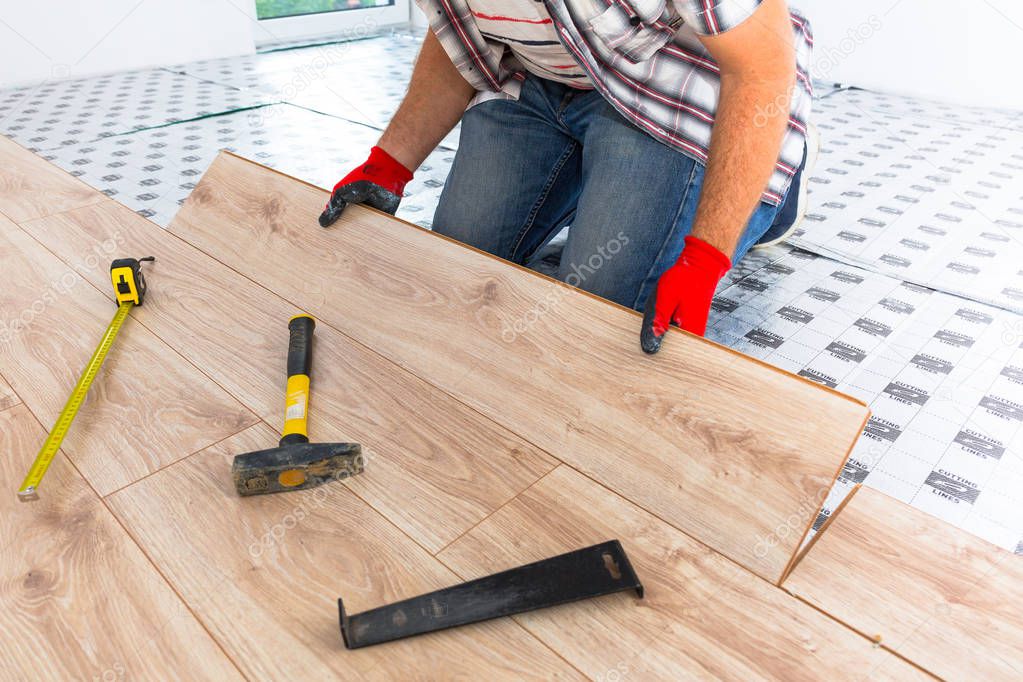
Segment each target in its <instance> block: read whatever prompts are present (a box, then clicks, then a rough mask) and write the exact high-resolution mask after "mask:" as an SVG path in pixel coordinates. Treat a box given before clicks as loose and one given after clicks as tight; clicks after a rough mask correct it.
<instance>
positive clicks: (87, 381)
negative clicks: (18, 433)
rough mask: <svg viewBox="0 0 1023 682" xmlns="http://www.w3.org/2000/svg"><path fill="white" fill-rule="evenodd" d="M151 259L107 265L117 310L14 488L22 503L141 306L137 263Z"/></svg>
mask: <svg viewBox="0 0 1023 682" xmlns="http://www.w3.org/2000/svg"><path fill="white" fill-rule="evenodd" d="M152 260H155V259H154V258H153V257H152V256H150V257H148V258H141V259H137V260H136V259H135V258H121V259H118V260H115V261H114V262H113V263H112V264H111V266H110V279H111V282H112V284H113V285H114V296H115V297H116V299H117V302H118V307H117V312H116V313H115V314H114V319H112V320H111V321H110V324H109V326H107V330H106V332H105V333H104V334H103V338H102V339H101V340H100V342H99V346H97V347H96V350H95V351H93V353H92V357H91V358H89V364H87V365H86V366H85V371H84V372H82V376H80V377H79V378H78V383H76V384H75V387H74V389H73V390H72V391H71V396H70V397H69V398H68V400H67V403H65V405H64V409H63V410H61V412H60V416H59V417H57V422H56V423H55V424H54V425H53V428H52V429H51V430H50V433H49V435H48V436H47V437H46V441H45V442H44V443H43V447H42V448H41V449H40V450H39V454H38V455H36V459H35V461H34V462H33V463H32V468H31V469H29V471H28V475H27V476H25V480H24V481H23V482H22V484H21V488H19V489H18V499H19V500H21V501H22V502H28V501H31V500H38V499H39V484H40V482H42V480H43V476H44V475H46V470H47V469H49V468H50V463H51V462H52V461H53V458H54V457H55V456H56V454H57V451H58V450H60V445H61V443H62V442H63V441H64V436H66V435H67V432H68V429H70V428H71V423H72V422H73V421H74V420H75V417H76V416H77V415H78V410H79V409H80V408H81V406H82V403H84V402H85V396H86V395H87V394H88V392H89V387H90V386H91V385H92V382H93V380H94V379H95V378H96V375H97V374H99V370H100V367H102V366H103V361H104V360H106V357H107V353H109V352H110V348H111V346H113V345H114V339H115V338H117V333H118V332H119V331H121V326H122V325H123V324H124V320H125V319H126V318H127V317H128V313H130V312H131V309H132V308H134V307H135V306H137V305H142V301H143V299H144V298H145V295H146V280H145V277H143V276H142V270H141V267H142V266H141V263H142V262H145V261H152Z"/></svg>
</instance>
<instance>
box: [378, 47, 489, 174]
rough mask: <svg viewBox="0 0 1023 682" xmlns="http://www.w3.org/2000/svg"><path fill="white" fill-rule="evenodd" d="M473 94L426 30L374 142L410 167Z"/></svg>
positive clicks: (429, 149)
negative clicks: (402, 90) (403, 88)
mask: <svg viewBox="0 0 1023 682" xmlns="http://www.w3.org/2000/svg"><path fill="white" fill-rule="evenodd" d="M474 94H475V90H474V89H473V87H472V86H471V85H469V83H468V82H467V81H466V80H465V79H464V78H462V75H461V74H460V73H459V72H458V69H456V68H455V65H454V64H452V63H451V59H450V58H449V57H448V55H447V53H446V52H445V51H444V48H443V47H441V44H440V42H439V41H438V40H437V37H436V36H435V35H433V33H430V32H428V33H427V35H426V40H424V41H423V47H422V49H421V50H420V51H419V58H418V59H417V60H416V66H415V69H414V70H413V71H412V80H411V82H410V83H409V88H408V92H407V93H406V94H405V99H404V100H403V101H402V103H401V106H400V107H398V111H397V112H396V113H395V114H394V118H393V119H391V122H390V124H389V125H388V126H387V129H386V130H385V131H384V134H383V135H382V136H381V138H380V142H379V143H378V145H379V146H380V147H381V148H383V149H384V150H385V151H386V152H387V153H388V154H390V155H391V156H393V157H394V158H395V159H397V160H398V161H399V162H401V164H402V165H403V166H405V167H406V168H408V169H409V170H413V171H414V170H415V169H416V168H418V167H419V165H420V164H421V163H422V162H423V161H424V160H425V159H426V157H427V156H428V155H429V154H430V152H432V151H433V150H434V148H436V146H437V145H438V144H439V143H440V141H441V140H442V139H444V136H445V135H447V134H448V133H449V132H451V129H452V128H454V127H455V124H456V123H458V121H459V119H461V117H462V113H463V112H464V111H465V107H466V105H468V103H469V100H470V99H471V98H472V96H473V95H474Z"/></svg>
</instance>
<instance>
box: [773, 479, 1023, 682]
mask: <svg viewBox="0 0 1023 682" xmlns="http://www.w3.org/2000/svg"><path fill="white" fill-rule="evenodd" d="M784 586H785V588H786V589H788V590H789V591H791V592H792V593H793V594H795V595H798V596H799V597H801V598H802V599H805V600H806V601H808V602H809V603H811V604H813V605H815V606H817V607H818V608H821V609H824V610H825V611H827V612H828V613H830V614H832V615H833V616H834V617H835V618H838V619H840V620H842V621H844V622H845V623H847V624H849V625H850V626H851V627H854V628H856V629H858V630H861V631H863V632H866V633H868V634H870V635H872V636H877V637H878V638H879V640H880V642H881V643H882V644H883V645H884V646H886V647H889V648H891V649H892V650H893V651H896V652H898V653H899V654H901V655H902V656H904V657H906V658H907V659H909V660H911V661H914V662H915V663H916V664H917V665H920V666H921V667H923V668H926V669H927V670H930V671H931V672H933V673H934V674H935V675H937V676H939V677H942V678H946V679H955V680H1019V679H1023V658H1021V655H1023V612H1021V611H1020V604H1021V603H1023V557H1019V556H1016V555H1014V554H1012V553H1010V552H1007V551H1005V550H1003V549H1001V548H999V547H996V546H994V545H990V544H988V543H987V542H985V541H983V540H981V539H979V538H976V537H974V536H972V535H969V534H968V533H966V532H965V531H962V530H960V529H958V528H955V527H953V526H951V525H949V524H947V523H945V522H943V521H940V520H939V519H936V518H934V517H932V516H930V515H928V514H926V513H925V512H922V511H920V510H919V509H916V508H914V507H910V506H909V505H907V504H903V503H902V502H899V501H898V500H895V499H893V498H891V497H888V496H887V495H884V494H883V493H880V492H878V491H876V490H873V489H871V488H866V487H863V488H859V489H858V490H857V492H856V493H855V496H854V497H853V498H852V499H851V500H849V501H848V502H847V504H846V505H845V506H844V507H843V509H842V510H841V511H840V512H839V513H837V514H835V515H833V517H832V519H831V521H830V523H829V524H828V526H827V527H826V529H825V530H823V531H822V532H821V533H820V534H819V536H818V537H817V539H816V541H815V542H814V544H813V546H812V547H811V548H810V550H809V551H808V552H807V553H806V556H805V558H803V559H802V561H800V563H799V564H798V565H797V566H796V568H795V570H794V571H793V572H792V574H791V575H790V576H789V578H788V580H786V582H785V584H784Z"/></svg>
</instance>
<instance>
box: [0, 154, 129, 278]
mask: <svg viewBox="0 0 1023 682" xmlns="http://www.w3.org/2000/svg"><path fill="white" fill-rule="evenodd" d="M56 167H57V168H59V166H56ZM75 179H76V180H77V179H78V178H75ZM86 187H88V185H86ZM88 188H89V190H91V191H93V192H96V190H95V189H94V188H92V187H88ZM98 193H99V192H97V194H98ZM100 196H102V197H103V199H102V200H100V201H95V202H93V203H91V204H81V205H78V206H70V207H68V208H62V209H61V210H59V211H54V212H53V213H47V214H45V215H38V216H33V217H31V218H29V219H28V220H22V221H21V222H18V221H17V220H12V219H11V218H10V217H9V216H4V217H6V218H7V219H8V220H10V221H11V222H12V223H14V224H15V225H17V226H18V227H21V226H22V225H24V224H26V223H31V222H35V221H36V220H46V219H48V218H55V217H57V216H60V215H64V214H65V213H71V212H72V211H77V210H79V209H81V208H90V207H92V206H102V205H103V204H106V203H112V204H117V205H119V206H124V204H122V203H120V202H117V201H114V200H113V199H111V198H109V197H107V196H106V195H102V194H101V195H100ZM125 208H128V207H127V206H125ZM128 210H129V211H130V210H131V209H128ZM139 217H141V216H139ZM29 236H32V235H29ZM32 238H33V239H35V237H32ZM36 241H39V240H36ZM44 248H45V247H44ZM46 250H47V251H49V249H46ZM62 262H63V261H62Z"/></svg>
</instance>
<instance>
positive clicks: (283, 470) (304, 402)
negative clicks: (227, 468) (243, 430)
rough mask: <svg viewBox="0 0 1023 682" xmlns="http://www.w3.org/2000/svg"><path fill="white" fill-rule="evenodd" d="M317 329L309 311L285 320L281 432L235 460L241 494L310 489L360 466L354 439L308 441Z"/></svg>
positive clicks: (236, 483)
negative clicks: (274, 441)
mask: <svg viewBox="0 0 1023 682" xmlns="http://www.w3.org/2000/svg"><path fill="white" fill-rule="evenodd" d="M315 327H316V321H315V320H313V318H311V317H309V316H308V315H296V316H295V317H293V318H291V319H290V320H289V321H288V330H289V331H290V332H291V335H290V339H289V343H288V386H287V396H286V398H285V403H284V406H285V412H284V432H283V433H282V434H281V442H280V443H279V444H278V445H277V447H275V448H270V449H269V450H257V451H255V452H247V453H245V454H244V455H238V456H237V457H235V458H234V462H233V463H232V464H231V477H232V478H233V479H234V486H235V488H237V490H238V494H239V495H261V494H263V493H279V492H283V491H286V490H304V489H305V488H314V487H316V486H318V485H320V484H321V483H326V482H327V481H329V480H331V479H334V480H340V479H342V478H348V477H349V476H354V475H355V474H358V473H360V472H361V471H362V470H363V459H362V447H361V446H360V445H359V444H358V443H310V442H309V436H308V433H307V428H308V412H309V370H310V367H311V365H312V360H313V329H314V328H315Z"/></svg>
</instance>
